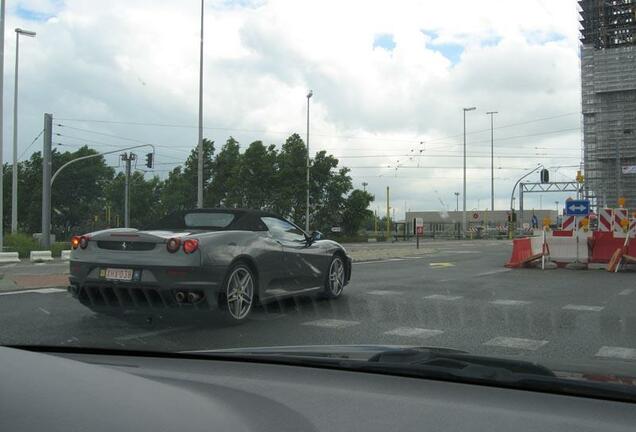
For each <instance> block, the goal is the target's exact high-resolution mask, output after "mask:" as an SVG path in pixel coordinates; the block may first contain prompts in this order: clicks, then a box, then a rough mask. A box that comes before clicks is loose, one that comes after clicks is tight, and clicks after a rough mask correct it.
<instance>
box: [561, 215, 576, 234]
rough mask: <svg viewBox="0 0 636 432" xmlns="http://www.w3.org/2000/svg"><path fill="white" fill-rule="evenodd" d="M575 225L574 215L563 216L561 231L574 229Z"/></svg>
mask: <svg viewBox="0 0 636 432" xmlns="http://www.w3.org/2000/svg"><path fill="white" fill-rule="evenodd" d="M575 227H576V217H574V216H564V217H563V223H562V225H561V229H562V230H563V231H574V228H575Z"/></svg>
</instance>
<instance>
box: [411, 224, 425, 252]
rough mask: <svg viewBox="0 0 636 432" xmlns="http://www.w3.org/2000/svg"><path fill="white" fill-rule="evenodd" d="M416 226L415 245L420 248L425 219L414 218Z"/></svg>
mask: <svg viewBox="0 0 636 432" xmlns="http://www.w3.org/2000/svg"><path fill="white" fill-rule="evenodd" d="M413 222H414V226H415V245H416V247H417V249H419V248H420V237H421V236H423V235H424V219H423V218H415V219H414V220H413Z"/></svg>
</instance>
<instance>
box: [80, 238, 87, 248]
mask: <svg viewBox="0 0 636 432" xmlns="http://www.w3.org/2000/svg"><path fill="white" fill-rule="evenodd" d="M88 239H89V237H88V236H81V237H80V239H79V247H81V248H82V249H86V248H87V247H88Z"/></svg>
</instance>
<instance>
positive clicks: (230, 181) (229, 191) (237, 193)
mask: <svg viewBox="0 0 636 432" xmlns="http://www.w3.org/2000/svg"><path fill="white" fill-rule="evenodd" d="M211 171H212V181H211V182H210V184H209V186H208V188H207V190H206V202H208V203H210V205H211V206H212V207H217V206H224V207H240V206H241V205H242V204H243V197H242V196H241V188H240V184H241V182H242V179H241V178H240V176H239V174H240V171H241V154H240V152H239V143H238V141H236V140H235V139H234V138H232V137H230V138H229V139H228V140H227V142H226V143H225V145H224V146H223V147H222V148H221V151H220V152H219V153H218V154H217V155H216V157H215V158H214V161H213V162H212V170H211Z"/></svg>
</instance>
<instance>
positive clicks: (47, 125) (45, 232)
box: [40, 114, 53, 249]
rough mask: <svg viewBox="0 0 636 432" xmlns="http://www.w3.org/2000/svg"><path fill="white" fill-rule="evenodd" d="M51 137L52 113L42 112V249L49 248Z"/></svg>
mask: <svg viewBox="0 0 636 432" xmlns="http://www.w3.org/2000/svg"><path fill="white" fill-rule="evenodd" d="M52 137H53V115H52V114H44V135H43V140H42V141H43V146H42V239H41V240H40V244H41V245H42V248H43V249H50V248H51V165H52V162H51V140H52Z"/></svg>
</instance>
